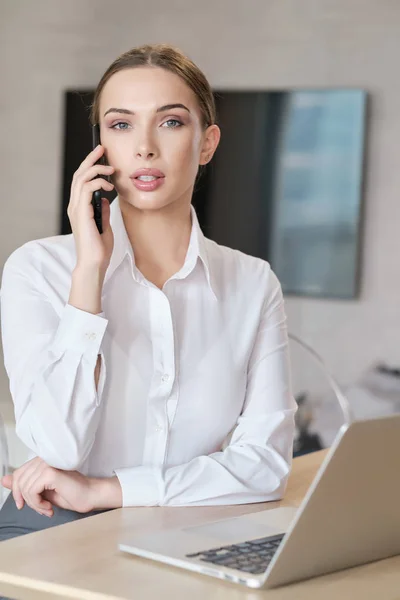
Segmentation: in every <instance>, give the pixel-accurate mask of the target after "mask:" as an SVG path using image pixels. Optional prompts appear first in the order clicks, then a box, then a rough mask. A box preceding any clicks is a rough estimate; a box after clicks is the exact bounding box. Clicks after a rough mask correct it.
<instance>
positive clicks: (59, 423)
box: [1, 198, 296, 506]
mask: <svg viewBox="0 0 400 600" xmlns="http://www.w3.org/2000/svg"><path fill="white" fill-rule="evenodd" d="M191 214H192V231H191V237H190V243H189V247H188V251H187V255H186V259H185V263H184V265H183V266H182V268H181V269H180V270H179V271H178V272H177V273H176V274H175V275H174V276H173V277H171V278H170V279H169V280H168V281H167V282H166V283H165V285H164V287H163V289H162V290H160V289H159V288H157V287H156V286H155V285H153V284H152V283H151V282H149V281H148V280H147V279H145V277H144V276H143V275H142V274H141V273H140V271H139V270H138V269H137V268H136V266H135V260H134V255H133V252H132V247H131V245H130V243H129V239H128V236H127V233H126V230H125V226H124V222H123V219H122V215H121V210H120V206H119V200H118V198H116V199H115V200H114V202H113V203H112V205H111V225H112V228H113V231H114V239H115V243H114V250H113V254H112V257H111V261H110V265H109V268H108V270H107V273H106V277H105V282H104V286H103V293H102V309H103V313H101V314H100V315H93V314H90V313H87V312H85V311H82V310H79V309H77V308H75V307H73V306H71V305H69V304H68V298H69V293H70V287H71V275H72V271H73V269H74V266H75V262H76V252H75V244H74V238H73V236H72V234H71V235H64V236H55V237H50V238H45V239H41V240H35V241H30V242H28V243H26V244H24V245H23V246H21V247H20V248H18V249H17V250H16V251H14V252H13V253H12V254H11V256H10V257H9V258H8V260H7V262H6V264H5V267H4V271H3V277H2V286H1V326H2V341H3V350H4V362H5V367H6V371H7V374H8V376H9V379H10V391H11V395H12V398H13V401H14V405H15V418H16V431H17V434H18V436H19V437H20V438H21V440H22V441H23V442H24V443H25V444H26V446H28V448H29V449H30V450H31V454H30V458H32V457H33V456H40V457H41V458H42V459H43V460H44V461H45V462H47V463H48V464H49V465H51V466H53V467H57V468H59V469H65V470H79V471H80V472H81V473H83V474H85V475H89V476H97V477H110V476H113V475H117V476H118V478H119V481H120V483H121V486H122V494H123V505H124V506H138V505H149V506H150V505H170V506H173V505H175V506H178V505H212V504H239V503H247V502H261V501H267V500H276V499H279V498H281V497H282V495H283V493H284V490H285V486H286V482H287V478H288V474H289V471H290V466H291V459H292V444H293V436H294V414H295V411H296V403H295V401H294V398H293V396H292V393H291V387H290V374H289V365H288V342H287V329H286V317H285V313H284V305H283V299H282V292H281V287H280V285H279V282H278V280H277V278H276V276H275V275H274V273H273V272H272V271H271V268H270V266H269V264H268V263H267V262H265V261H264V260H261V259H259V258H254V257H252V256H248V255H246V254H243V253H242V252H239V251H237V250H233V249H231V248H226V247H224V246H220V245H218V244H216V243H215V242H213V241H211V240H209V239H207V238H205V237H204V235H203V233H202V231H201V229H200V227H199V223H198V220H197V216H196V212H195V210H194V208H193V207H192V208H191ZM98 354H100V355H101V357H102V363H101V364H102V366H101V371H100V379H99V384H98V390H97V391H96V387H95V380H94V369H95V365H96V362H97V356H98ZM231 430H233V434H232V437H231V439H230V441H229V444H228V445H227V446H226V447H225V449H222V446H223V443H224V440H225V439H226V438H227V436H228V434H229V433H230V432H231Z"/></svg>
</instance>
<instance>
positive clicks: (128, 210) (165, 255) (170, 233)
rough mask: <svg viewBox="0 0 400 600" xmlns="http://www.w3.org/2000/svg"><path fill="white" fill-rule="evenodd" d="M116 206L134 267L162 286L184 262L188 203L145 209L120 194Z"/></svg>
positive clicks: (188, 214)
mask: <svg viewBox="0 0 400 600" xmlns="http://www.w3.org/2000/svg"><path fill="white" fill-rule="evenodd" d="M120 207H121V213H122V218H123V221H124V225H125V229H126V233H127V235H128V238H129V241H130V243H131V246H132V250H133V253H134V256H135V264H136V267H137V268H138V269H139V270H140V271H141V273H142V274H143V275H144V276H145V277H146V278H147V279H148V280H149V281H152V282H153V283H155V284H156V285H158V286H159V287H162V285H163V284H164V283H165V281H166V280H167V279H169V277H171V276H172V275H174V274H175V273H176V272H177V271H179V269H180V268H181V267H182V265H183V264H184V262H185V257H186V253H187V249H188V246H189V241H190V234H191V229H192V222H191V214H190V203H188V202H185V203H179V202H174V203H172V204H170V205H168V206H166V207H164V208H162V209H160V210H148V211H147V210H140V209H138V208H136V207H134V206H132V205H131V204H129V203H128V202H126V201H124V200H123V199H121V198H120Z"/></svg>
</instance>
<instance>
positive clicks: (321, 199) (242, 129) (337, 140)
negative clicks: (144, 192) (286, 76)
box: [60, 89, 367, 299]
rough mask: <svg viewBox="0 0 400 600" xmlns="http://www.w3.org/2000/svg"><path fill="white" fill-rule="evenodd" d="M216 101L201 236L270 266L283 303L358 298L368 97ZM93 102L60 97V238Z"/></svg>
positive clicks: (79, 94)
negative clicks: (295, 298)
mask: <svg viewBox="0 0 400 600" xmlns="http://www.w3.org/2000/svg"><path fill="white" fill-rule="evenodd" d="M214 94H215V100H216V105H217V115H218V124H219V125H220V127H221V130H222V136H221V142H220V145H219V147H218V149H217V151H216V153H215V155H214V158H213V160H212V162H211V163H210V164H209V165H208V166H207V167H206V169H205V170H204V172H203V173H202V176H201V177H200V178H199V181H198V183H197V185H196V189H195V192H194V195H193V205H194V206H195V208H196V211H197V215H198V218H199V221H200V225H201V227H202V230H203V231H204V233H205V235H206V236H207V237H209V238H211V239H213V240H215V241H216V242H218V243H219V244H223V245H226V246H230V247H232V248H236V249H239V250H241V251H242V252H245V253H247V254H251V255H254V256H258V257H261V258H263V259H265V260H268V261H269V262H270V263H271V265H272V268H273V269H274V271H275V272H276V274H277V275H278V277H279V279H280V281H281V284H282V288H283V291H284V293H285V294H287V295H288V294H294V295H307V296H316V297H327V298H343V299H351V298H356V297H357V296H358V295H359V292H360V263H361V260H360V256H361V237H362V236H361V228H362V213H363V210H362V204H363V203H362V196H363V173H364V171H365V168H364V156H365V137H366V136H365V128H366V108H367V94H366V92H365V91H364V90H360V89H298V90H281V91H279V90H273V91H271V90H266V91H265V90H261V91H232V90H231V91H229V90H215V91H214ZM92 101H93V90H67V91H66V92H65V98H64V106H65V111H64V116H65V121H64V146H63V150H64V155H63V183H62V198H61V205H62V208H61V226H60V233H62V234H66V233H70V232H71V229H70V224H69V220H68V217H67V212H66V210H67V206H68V202H69V195H70V186H71V180H72V176H73V173H74V171H75V170H76V169H77V168H78V166H79V164H80V163H81V162H82V160H83V159H84V157H85V156H86V155H87V154H88V153H89V152H90V150H91V131H90V125H89V118H88V115H89V106H90V104H91V102H92ZM105 195H107V196H108V197H109V199H110V200H112V199H113V197H114V195H113V194H110V193H106V194H105Z"/></svg>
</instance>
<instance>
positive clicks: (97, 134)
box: [92, 123, 109, 233]
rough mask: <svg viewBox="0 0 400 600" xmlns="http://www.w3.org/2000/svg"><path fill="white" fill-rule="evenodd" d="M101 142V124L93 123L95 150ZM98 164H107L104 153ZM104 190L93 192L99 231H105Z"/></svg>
mask: <svg viewBox="0 0 400 600" xmlns="http://www.w3.org/2000/svg"><path fill="white" fill-rule="evenodd" d="M99 144H100V125H99V124H98V123H96V125H92V147H93V150H94V149H95V148H96V146H98V145H99ZM98 164H100V165H106V164H107V162H106V158H105V156H104V154H103V155H102V156H101V158H100V159H99V160H98V161H97V162H96V165H98ZM96 177H103V178H104V179H106V180H107V181H109V177H106V176H105V175H96ZM104 192H105V190H103V189H100V190H96V191H94V192H93V196H92V206H93V210H94V220H95V223H96V225H97V229H98V230H99V233H103V225H102V220H101V199H102V197H103V196H104Z"/></svg>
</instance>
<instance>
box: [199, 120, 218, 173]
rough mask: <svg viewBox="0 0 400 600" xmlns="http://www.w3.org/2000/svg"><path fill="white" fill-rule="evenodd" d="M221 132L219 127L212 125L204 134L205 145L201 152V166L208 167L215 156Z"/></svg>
mask: <svg viewBox="0 0 400 600" xmlns="http://www.w3.org/2000/svg"><path fill="white" fill-rule="evenodd" d="M220 138H221V130H220V128H219V127H218V125H210V126H209V127H207V129H206V130H205V132H204V137H203V144H202V148H201V152H200V159H199V165H206V164H207V163H209V162H210V160H211V159H212V157H213V156H214V152H215V151H216V149H217V147H218V144H219V140H220Z"/></svg>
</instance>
